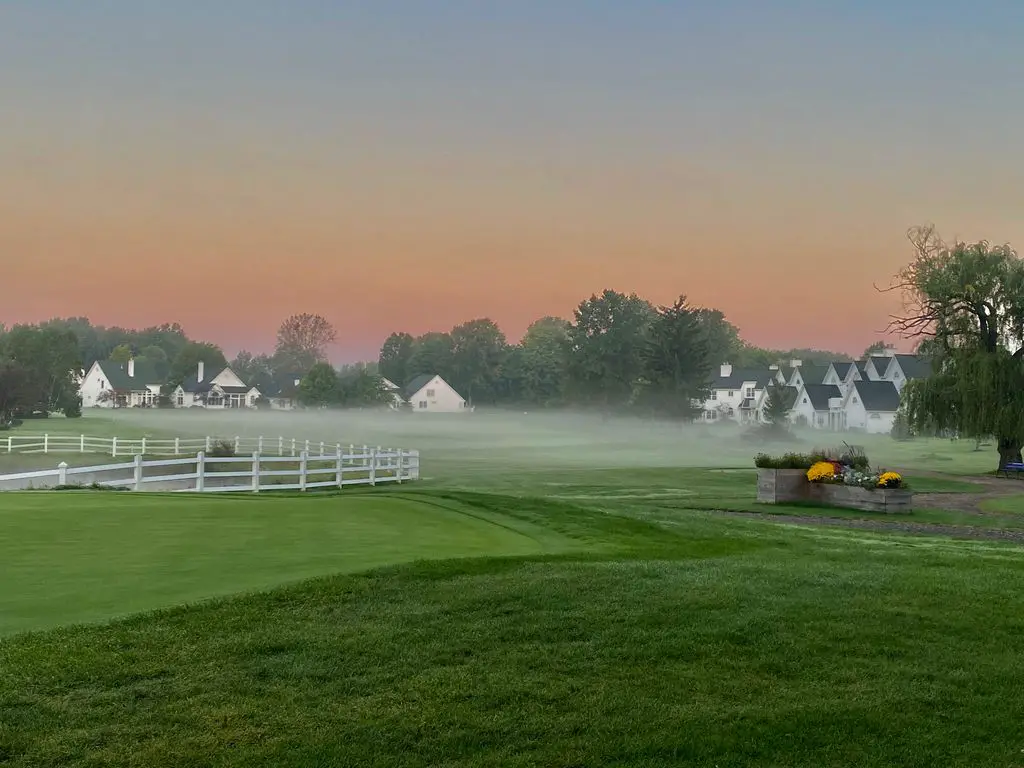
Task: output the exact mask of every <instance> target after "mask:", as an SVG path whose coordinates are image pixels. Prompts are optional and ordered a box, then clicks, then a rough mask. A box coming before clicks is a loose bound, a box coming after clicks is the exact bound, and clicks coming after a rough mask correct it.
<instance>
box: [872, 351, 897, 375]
mask: <svg viewBox="0 0 1024 768" xmlns="http://www.w3.org/2000/svg"><path fill="white" fill-rule="evenodd" d="M871 364H872V365H873V366H874V367H875V373H877V374H878V375H879V376H885V372H886V371H888V370H889V366H890V365H891V364H892V358H891V357H889V356H888V355H872V356H871Z"/></svg>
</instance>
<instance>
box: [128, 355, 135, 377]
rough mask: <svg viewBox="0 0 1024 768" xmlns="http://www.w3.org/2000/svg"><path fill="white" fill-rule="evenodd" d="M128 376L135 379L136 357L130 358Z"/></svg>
mask: <svg viewBox="0 0 1024 768" xmlns="http://www.w3.org/2000/svg"><path fill="white" fill-rule="evenodd" d="M128 378H129V379H134V378H135V358H134V357H130V358H128Z"/></svg>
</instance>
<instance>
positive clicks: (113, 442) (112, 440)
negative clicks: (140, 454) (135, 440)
mask: <svg viewBox="0 0 1024 768" xmlns="http://www.w3.org/2000/svg"><path fill="white" fill-rule="evenodd" d="M110 455H111V456H117V438H116V437H112V438H110Z"/></svg>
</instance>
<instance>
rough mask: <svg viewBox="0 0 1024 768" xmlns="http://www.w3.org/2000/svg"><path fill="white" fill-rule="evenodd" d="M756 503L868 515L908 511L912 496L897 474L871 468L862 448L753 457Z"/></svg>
mask: <svg viewBox="0 0 1024 768" xmlns="http://www.w3.org/2000/svg"><path fill="white" fill-rule="evenodd" d="M754 465H755V466H756V467H757V468H758V473H757V475H758V477H757V500H758V501H761V502H767V503H770V504H780V503H786V502H794V501H797V502H798V501H818V502H824V503H826V504H830V505H835V506H842V507H851V508H854V509H864V510H869V511H883V512H897V511H909V510H910V505H911V500H912V498H913V493H912V492H911V491H910V489H909V488H908V487H907V484H906V482H905V481H904V479H903V477H902V476H900V474H899V473H898V472H890V471H884V470H874V469H872V468H871V465H870V462H869V461H868V457H867V455H865V454H864V452H863V451H862V450H859V449H856V448H854V447H852V446H845V450H843V451H825V450H815V451H812V452H811V453H809V454H795V453H790V454H786V455H784V456H768V455H766V454H758V455H757V456H756V457H755V458H754Z"/></svg>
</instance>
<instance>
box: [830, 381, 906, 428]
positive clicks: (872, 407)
mask: <svg viewBox="0 0 1024 768" xmlns="http://www.w3.org/2000/svg"><path fill="white" fill-rule="evenodd" d="M899 407H900V393H899V390H898V389H897V388H896V385H895V384H894V383H893V382H891V381H855V382H853V386H852V387H850V391H849V392H847V393H846V397H845V399H844V400H843V405H842V409H843V413H844V416H845V424H844V426H845V427H846V428H847V429H856V430H863V431H865V432H868V433H870V434H888V433H890V432H892V425H893V423H894V422H895V421H896V411H898V410H899Z"/></svg>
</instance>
